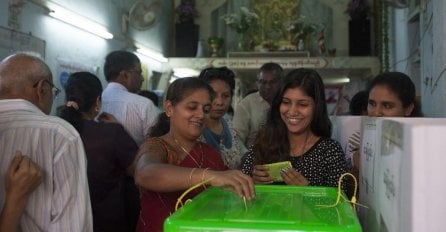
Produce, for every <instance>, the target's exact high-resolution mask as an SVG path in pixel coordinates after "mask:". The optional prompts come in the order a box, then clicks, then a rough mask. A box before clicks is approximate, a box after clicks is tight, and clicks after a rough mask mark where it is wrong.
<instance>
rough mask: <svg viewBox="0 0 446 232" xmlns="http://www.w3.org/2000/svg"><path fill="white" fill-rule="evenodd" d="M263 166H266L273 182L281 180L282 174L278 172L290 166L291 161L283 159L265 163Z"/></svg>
mask: <svg viewBox="0 0 446 232" xmlns="http://www.w3.org/2000/svg"><path fill="white" fill-rule="evenodd" d="M265 166H266V167H267V168H268V174H269V176H271V178H273V180H274V181H275V182H280V181H283V179H282V175H281V174H280V172H281V171H282V170H285V169H287V168H291V167H292V166H291V162H290V161H283V162H278V163H271V164H265Z"/></svg>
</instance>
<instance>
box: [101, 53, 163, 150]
mask: <svg viewBox="0 0 446 232" xmlns="http://www.w3.org/2000/svg"><path fill="white" fill-rule="evenodd" d="M104 75H105V79H106V80H107V81H108V85H107V87H106V88H105V89H104V92H102V111H104V112H107V113H110V114H113V115H114V116H115V117H116V119H117V120H118V121H119V122H120V123H121V124H122V125H123V126H124V128H125V129H126V130H127V131H128V132H129V134H130V135H131V136H132V137H133V139H134V140H135V142H136V143H137V144H138V145H141V143H142V142H143V141H144V138H145V137H146V135H147V134H148V133H149V131H150V127H152V125H154V124H155V121H156V119H157V117H158V114H159V113H160V112H159V109H158V108H157V107H156V106H155V105H154V104H153V103H152V102H151V101H150V100H149V99H147V98H145V97H143V96H140V95H138V94H136V93H137V92H138V91H139V89H140V88H141V84H142V82H143V81H144V79H143V77H142V70H141V63H140V61H139V59H138V57H137V56H136V55H135V54H133V53H131V52H127V51H113V52H111V53H110V54H108V55H107V57H106V58H105V64H104Z"/></svg>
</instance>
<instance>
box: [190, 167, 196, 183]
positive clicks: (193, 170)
mask: <svg viewBox="0 0 446 232" xmlns="http://www.w3.org/2000/svg"><path fill="white" fill-rule="evenodd" d="M196 169H197V168H192V170H191V171H190V173H189V186H192V174H193V173H194V172H195V170H196Z"/></svg>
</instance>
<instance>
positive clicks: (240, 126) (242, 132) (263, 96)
mask: <svg viewBox="0 0 446 232" xmlns="http://www.w3.org/2000/svg"><path fill="white" fill-rule="evenodd" d="M282 77H283V69H282V67H281V66H280V65H279V64H276V63H265V64H263V65H262V67H260V69H259V71H258V72H257V86H258V88H259V91H258V92H256V93H253V94H250V95H248V96H246V97H245V98H244V99H242V100H241V101H240V103H239V104H238V105H237V107H236V108H235V111H234V118H233V120H232V123H233V129H234V130H235V131H236V133H237V136H238V138H239V139H240V140H241V142H242V143H243V144H245V146H246V147H247V148H249V147H250V146H251V145H252V144H253V143H254V140H255V138H256V135H257V132H258V131H259V129H260V128H261V126H263V124H265V122H266V114H267V112H268V110H269V108H270V106H271V102H272V100H273V97H274V94H275V93H276V92H277V86H278V83H279V81H280V79H282Z"/></svg>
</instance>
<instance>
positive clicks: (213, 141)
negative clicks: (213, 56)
mask: <svg viewBox="0 0 446 232" xmlns="http://www.w3.org/2000/svg"><path fill="white" fill-rule="evenodd" d="M234 76H235V75H234V72H232V70H230V69H228V68H227V67H221V68H206V69H203V71H201V73H200V76H199V77H198V78H199V79H201V80H203V81H204V82H206V83H208V84H209V85H210V86H211V87H212V89H213V90H214V93H215V96H214V99H213V100H212V108H211V111H210V113H209V118H207V119H206V123H205V124H206V126H205V128H204V129H203V135H202V136H201V138H200V139H201V140H202V141H203V142H205V143H207V144H209V145H211V146H212V147H214V148H215V149H216V150H218V151H219V152H220V154H221V155H222V158H223V161H224V162H225V165H226V166H228V167H229V168H230V169H240V160H241V157H242V155H243V154H245V153H246V152H247V149H246V148H245V146H244V145H243V144H242V143H240V142H239V140H238V139H236V134H235V131H234V130H231V129H230V128H231V125H230V122H227V121H226V120H225V119H224V117H223V116H224V115H225V114H226V113H227V111H228V109H229V106H230V105H231V102H232V97H233V95H234V88H235V80H234Z"/></svg>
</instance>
